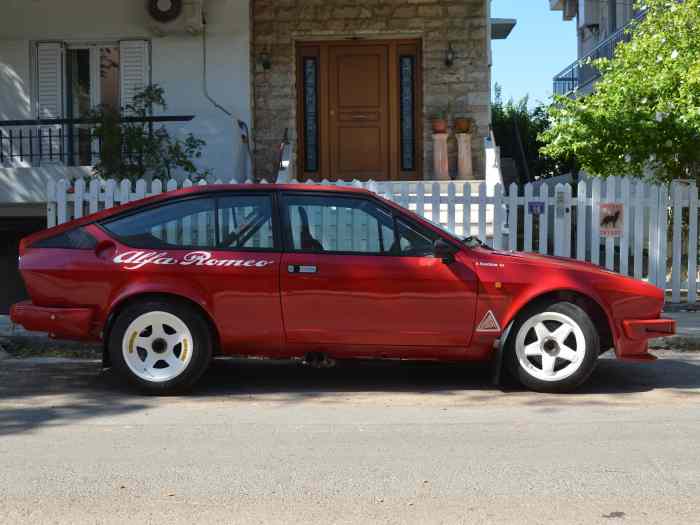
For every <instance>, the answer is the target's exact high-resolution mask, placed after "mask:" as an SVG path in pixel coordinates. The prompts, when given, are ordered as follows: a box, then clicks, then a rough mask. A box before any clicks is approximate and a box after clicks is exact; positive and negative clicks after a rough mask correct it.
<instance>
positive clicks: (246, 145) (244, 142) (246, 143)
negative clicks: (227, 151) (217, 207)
mask: <svg viewBox="0 0 700 525" xmlns="http://www.w3.org/2000/svg"><path fill="white" fill-rule="evenodd" d="M202 91H203V93H204V97H205V98H206V99H207V100H208V101H209V102H210V103H211V104H212V106H214V107H215V108H216V109H218V110H219V111H221V112H222V113H224V114H225V115H226V116H227V117H228V118H229V119H230V120H231V126H232V127H233V129H236V127H238V128H239V129H240V130H241V147H242V148H243V149H245V158H244V159H243V170H242V173H241V174H239V175H238V176H236V174H235V173H234V178H235V179H237V180H238V181H239V182H243V181H245V180H247V179H248V174H249V173H248V161H250V165H251V167H252V165H253V154H252V152H251V150H250V140H249V137H248V127H247V125H246V124H245V122H243V121H241V120H239V119H236V118H234V116H233V113H231V112H230V111H229V110H227V109H226V108H225V107H223V106H222V105H221V104H219V103H218V102H217V101H216V100H215V99H214V98H213V97H212V96H211V95H210V94H209V86H208V84H207V19H206V16H205V14H204V12H202ZM244 130H245V131H244ZM232 146H233V148H235V141H234V143H233V144H232ZM233 148H232V149H231V151H232V152H233Z"/></svg>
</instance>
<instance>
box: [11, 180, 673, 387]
mask: <svg viewBox="0 0 700 525" xmlns="http://www.w3.org/2000/svg"><path fill="white" fill-rule="evenodd" d="M20 254H21V257H20V269H21V272H22V275H23V278H24V280H25V282H26V285H27V289H28V290H29V294H30V296H31V302H23V303H19V304H16V305H14V307H13V308H12V312H11V316H12V319H13V320H14V321H15V322H16V323H19V324H21V325H23V326H24V327H25V328H27V329H29V330H36V331H42V332H49V333H50V334H51V335H52V336H53V337H57V338H63V339H76V340H93V341H99V340H101V341H103V342H104V356H103V358H104V361H105V364H106V366H113V367H115V368H116V369H117V370H118V371H119V372H121V373H122V374H123V375H124V376H125V377H126V378H128V379H129V380H131V381H132V382H133V383H135V384H136V385H137V386H139V387H141V388H143V389H145V390H147V391H150V392H156V393H167V392H173V391H181V390H183V389H187V388H188V387H191V386H192V385H193V384H194V383H195V381H197V379H199V377H200V376H201V375H202V373H203V372H204V371H205V369H206V368H207V366H208V365H209V362H210V361H211V359H212V356H216V355H245V356H262V357H270V358H303V359H305V360H306V361H307V362H309V363H312V364H316V365H322V364H328V363H332V362H333V361H334V360H337V359H348V358H370V359H373V358H386V359H420V360H443V361H458V360H488V359H492V360H494V364H495V367H496V368H495V370H496V376H498V374H499V373H500V370H501V367H502V366H505V367H506V368H507V370H508V371H510V373H511V374H512V375H513V376H514V377H516V378H517V379H518V380H519V381H520V382H521V383H522V384H523V385H525V386H527V387H529V388H532V389H535V390H540V391H546V392H563V391H569V390H572V389H574V388H576V387H578V386H579V385H581V384H582V383H583V382H584V381H585V380H586V379H587V378H588V377H589V376H590V375H591V373H592V372H593V369H594V367H595V364H596V361H597V359H598V356H599V355H600V354H601V353H602V352H605V351H607V350H608V349H610V348H614V349H615V352H616V354H617V357H618V358H620V359H629V360H652V359H653V356H651V355H650V354H649V353H648V352H647V340H648V339H650V338H653V337H658V336H665V335H669V334H672V333H674V331H675V325H674V322H673V321H671V320H668V319H661V318H660V315H661V308H662V305H663V301H664V294H663V292H662V291H661V290H660V289H658V288H656V287H654V286H651V285H649V284H646V283H644V282H641V281H636V280H633V279H630V278H627V277H623V276H620V275H616V274H614V273H611V272H607V271H605V270H602V269H600V268H598V267H597V266H593V265H591V264H587V263H582V262H577V261H573V260H569V259H562V258H556V257H544V256H539V255H533V254H524V253H512V252H504V251H494V250H492V249H490V248H488V247H487V246H485V245H484V244H483V243H482V242H481V241H479V240H478V239H475V238H467V239H460V238H458V237H456V236H454V235H453V234H451V233H449V232H447V231H444V230H443V229H441V228H440V227H439V226H436V225H435V224H433V223H431V222H429V221H427V220H425V219H423V218H421V217H419V216H417V215H415V214H414V213H412V212H410V211H408V210H406V209H403V208H401V207H400V206H398V205H396V204H394V203H393V202H389V201H387V200H384V199H382V198H380V197H378V196H376V195H374V194H372V193H370V192H368V191H365V190H361V189H351V188H334V187H328V186H309V185H276V186H275V185H272V186H271V185H244V186H236V185H230V186H208V187H197V188H189V189H184V190H180V191H175V192H171V193H167V194H163V195H158V196H154V197H150V198H147V199H143V200H141V201H138V202H134V203H130V204H127V205H124V206H120V207H116V208H112V209H109V210H105V211H103V212H100V213H97V214H94V215H90V216H87V217H84V218H81V219H79V220H75V221H73V222H70V223H67V224H64V225H61V226H58V227H56V228H52V229H49V230H46V231H43V232H40V233H38V234H35V235H32V236H30V237H27V238H26V239H24V240H23V241H22V243H21V247H20Z"/></svg>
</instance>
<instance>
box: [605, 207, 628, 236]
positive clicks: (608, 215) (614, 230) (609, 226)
mask: <svg viewBox="0 0 700 525" xmlns="http://www.w3.org/2000/svg"><path fill="white" fill-rule="evenodd" d="M622 206H623V205H622V204H612V203H607V204H601V205H600V235H601V237H619V236H620V235H622V229H623V228H624V223H623V208H622Z"/></svg>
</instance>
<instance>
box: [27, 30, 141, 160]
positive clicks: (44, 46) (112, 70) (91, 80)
mask: <svg viewBox="0 0 700 525" xmlns="http://www.w3.org/2000/svg"><path fill="white" fill-rule="evenodd" d="M34 62H35V69H34V79H33V91H34V93H33V95H34V96H33V99H34V106H35V109H36V115H37V117H38V118H41V119H62V118H66V119H75V118H81V117H84V116H85V113H86V112H87V111H89V110H91V109H94V108H96V107H98V106H103V107H105V108H109V109H112V110H119V109H120V108H123V107H125V106H127V105H128V104H130V103H131V102H132V101H133V97H134V95H135V94H136V93H138V92H140V91H141V90H142V89H143V88H144V87H145V86H147V85H148V84H149V82H150V43H149V42H148V41H146V40H122V41H113V42H102V43H94V42H93V43H87V42H41V41H39V42H36V43H35V44H34ZM41 131H42V137H46V138H42V142H41V144H40V145H39V146H40V147H41V149H40V154H39V157H40V158H41V160H42V161H49V162H55V161H61V162H66V163H67V164H69V165H73V164H84V165H90V164H94V163H95V162H96V160H97V157H98V156H99V144H98V141H97V140H95V137H94V136H93V132H92V130H91V127H90V126H87V125H83V124H75V125H59V124H47V125H45V126H42V128H41Z"/></svg>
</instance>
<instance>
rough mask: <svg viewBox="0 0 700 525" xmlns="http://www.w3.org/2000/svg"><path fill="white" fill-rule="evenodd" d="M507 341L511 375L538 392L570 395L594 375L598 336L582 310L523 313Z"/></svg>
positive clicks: (566, 307)
mask: <svg viewBox="0 0 700 525" xmlns="http://www.w3.org/2000/svg"><path fill="white" fill-rule="evenodd" d="M510 333H511V335H510V337H509V340H508V350H509V351H508V357H507V359H508V361H507V363H508V365H509V369H510V371H511V373H512V374H513V375H514V376H515V377H516V378H517V379H518V380H519V381H520V382H521V383H522V384H523V385H524V386H526V387H528V388H530V389H532V390H536V391H539V392H569V391H571V390H574V389H576V388H577V387H579V386H580V385H581V384H583V383H584V382H585V381H586V380H587V379H588V378H589V377H590V375H591V373H593V370H594V368H595V365H596V363H597V359H598V355H599V354H600V339H599V337H598V332H597V331H596V329H595V326H594V325H593V322H592V321H591V318H590V317H589V316H588V314H587V313H586V312H585V311H584V310H583V309H581V308H580V307H579V306H577V305H575V304H572V303H567V302H561V303H555V304H551V305H545V306H542V305H539V306H536V307H533V308H529V309H527V310H526V311H524V312H523V313H522V314H521V315H520V316H519V317H518V319H517V321H516V322H515V324H514V325H513V328H512V330H511V332H510Z"/></svg>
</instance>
